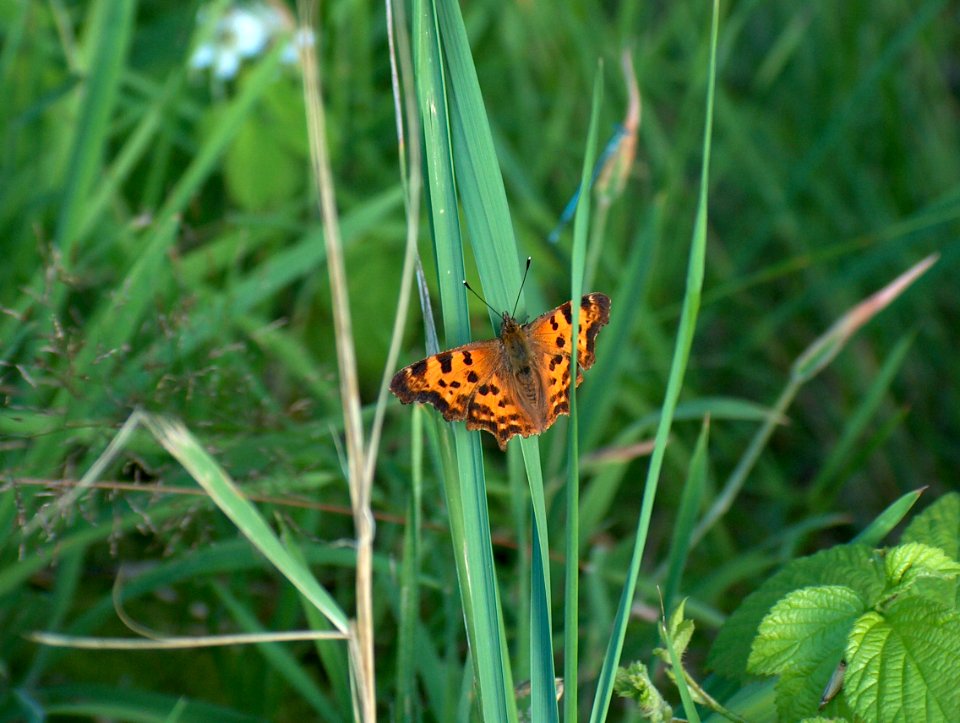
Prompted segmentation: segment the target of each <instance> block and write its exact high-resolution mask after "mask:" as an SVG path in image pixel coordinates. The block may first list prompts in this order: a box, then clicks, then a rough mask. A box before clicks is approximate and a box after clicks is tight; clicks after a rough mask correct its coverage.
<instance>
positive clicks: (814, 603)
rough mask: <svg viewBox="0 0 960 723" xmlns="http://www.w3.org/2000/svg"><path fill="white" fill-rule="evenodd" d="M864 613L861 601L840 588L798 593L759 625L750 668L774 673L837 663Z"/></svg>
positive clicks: (834, 586) (819, 588) (814, 589)
mask: <svg viewBox="0 0 960 723" xmlns="http://www.w3.org/2000/svg"><path fill="white" fill-rule="evenodd" d="M865 609H866V605H865V602H864V600H863V598H862V597H860V595H859V594H858V593H857V592H856V591H855V590H852V589H850V588H849V587H844V586H842V585H829V586H822V587H807V588H803V589H801V590H794V591H793V592H791V593H789V594H788V595H786V596H785V597H784V598H783V599H782V600H780V602H778V603H777V604H776V605H774V606H773V608H772V609H771V610H770V612H769V613H768V614H767V615H766V616H765V617H764V618H763V621H762V622H761V623H760V629H759V631H758V632H757V637H756V638H755V639H754V641H753V646H752V648H751V651H750V658H749V660H748V661H747V669H748V670H749V671H750V672H751V673H758V674H761V675H763V674H767V675H776V674H778V673H783V672H785V671H788V670H790V669H793V668H805V669H806V668H810V667H813V666H814V665H816V664H817V663H818V662H819V661H821V660H824V659H829V660H832V661H833V663H832V664H833V665H836V661H837V660H839V659H840V654H841V652H842V651H843V648H844V646H845V644H846V640H847V634H848V633H849V631H850V627H851V626H852V625H853V622H854V621H855V620H856V619H857V618H858V617H859V616H860V615H861V614H862V613H863V611H864V610H865Z"/></svg>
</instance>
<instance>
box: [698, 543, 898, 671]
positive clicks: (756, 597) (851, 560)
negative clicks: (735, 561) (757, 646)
mask: <svg viewBox="0 0 960 723" xmlns="http://www.w3.org/2000/svg"><path fill="white" fill-rule="evenodd" d="M825 585H843V586H845V587H849V588H850V589H852V590H854V591H855V592H856V593H858V594H859V596H860V598H861V599H862V600H864V601H865V602H866V604H867V605H868V606H869V605H872V604H873V603H875V602H876V601H877V600H878V599H879V598H880V595H881V594H882V592H883V589H884V587H885V577H884V574H883V569H882V567H881V562H880V559H879V558H878V556H877V555H876V554H875V553H874V551H873V549H872V548H870V547H867V546H866V545H843V546H840V547H833V548H831V549H829V550H824V551H822V552H818V553H817V554H815V555H811V556H810V557H804V558H800V559H797V560H793V561H792V562H790V563H789V564H787V565H786V566H785V567H784V568H783V569H782V570H781V571H780V572H778V573H777V574H775V575H774V576H773V577H771V578H770V579H769V580H767V581H766V582H765V583H764V584H763V585H761V586H760V587H759V588H758V589H757V590H756V592H754V593H752V594H751V595H749V596H748V597H747V598H746V599H745V600H744V601H743V604H742V605H741V606H740V607H739V608H737V610H736V611H735V612H734V613H733V614H732V615H731V616H730V617H729V618H727V621H726V622H725V623H724V625H723V627H722V628H721V629H720V632H719V634H718V635H717V639H716V640H715V641H714V644H713V648H712V649H711V650H710V656H709V658H708V664H709V665H710V667H711V668H713V669H714V670H716V671H717V672H718V673H720V674H722V675H726V676H728V677H733V678H738V679H745V678H746V677H747V675H746V672H747V660H748V658H749V657H750V648H751V643H752V642H753V639H754V637H756V634H757V631H758V629H759V627H760V622H761V621H762V620H763V618H764V617H765V616H766V615H767V613H768V612H769V611H770V610H771V608H773V606H774V605H775V604H776V603H777V602H778V601H779V600H780V599H781V598H783V597H785V596H786V595H787V594H788V593H790V592H792V591H793V590H797V589H800V588H804V587H811V586H825Z"/></svg>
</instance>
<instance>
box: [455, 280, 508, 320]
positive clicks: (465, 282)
mask: <svg viewBox="0 0 960 723" xmlns="http://www.w3.org/2000/svg"><path fill="white" fill-rule="evenodd" d="M463 285H464V286H465V287H466V288H467V291H469V292H470V293H471V294H473V295H474V296H476V297H477V298H478V299H480V301H482V302H483V303H484V304H487V300H486V299H484V298H483V297H482V296H480V294H478V293H477V292H476V291H474V288H473V287H472V286H470V284H468V283H467V280H466V279H464V280H463ZM487 308H488V309H490V311H492V312H493V313H494V314H495V315H496V316H500V312H499V311H497V310H496V309H494V308H493V307H492V306H490V304H487Z"/></svg>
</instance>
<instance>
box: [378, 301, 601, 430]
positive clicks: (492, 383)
mask: <svg viewBox="0 0 960 723" xmlns="http://www.w3.org/2000/svg"><path fill="white" fill-rule="evenodd" d="M571 313H572V312H571V303H570V302H569V301H568V302H567V303H566V304H561V305H560V306H558V307H557V308H556V309H554V310H553V311H548V312H547V313H546V314H543V315H542V316H539V317H537V318H536V319H534V320H533V321H531V322H530V323H529V324H526V325H524V326H523V327H522V329H521V330H520V331H521V333H522V334H523V335H524V336H525V338H526V340H527V343H528V347H529V350H530V358H529V360H528V362H529V365H530V366H531V367H536V369H537V370H538V371H539V374H540V378H541V380H542V384H543V391H544V393H545V398H544V399H543V404H544V409H543V414H542V415H537V416H538V417H539V418H538V419H535V418H531V413H530V412H527V411H525V408H524V406H523V405H521V404H519V403H518V400H517V397H516V389H517V388H518V383H517V381H516V380H515V379H513V378H512V375H513V374H514V372H513V371H512V369H511V366H510V362H509V360H508V359H507V355H506V352H505V349H504V343H503V340H502V339H493V340H490V341H479V342H473V343H471V344H464V345H463V346H458V347H457V348H455V349H450V350H448V351H444V352H441V353H439V354H434V355H433V356H430V357H427V358H426V359H421V360H420V361H418V362H416V363H415V364H411V365H410V366H408V367H405V368H403V369H401V370H400V371H398V372H397V373H396V374H395V375H394V377H393V380H392V381H391V382H390V391H391V392H393V393H394V394H395V395H396V396H397V397H398V398H399V399H400V401H401V402H403V403H404V404H410V403H411V402H420V403H422V404H432V405H433V406H434V407H436V408H437V410H438V411H439V412H440V413H441V414H442V415H443V418H444V419H446V420H447V421H451V422H452V421H465V422H466V423H467V429H484V430H486V431H488V432H490V433H491V434H493V435H494V436H495V437H496V438H497V444H499V445H500V449H506V447H507V442H508V441H509V440H510V438H511V437H513V436H514V435H515V434H519V435H521V436H523V437H529V436H530V435H531V434H539V433H540V432H543V431H545V430H546V429H547V428H549V427H550V425H552V424H553V423H554V421H556V418H557V416H559V415H560V414H569V413H570V406H569V386H570V348H571V331H572V330H573V329H572V316H571ZM504 318H505V319H507V318H508V317H507V316H506V315H505V316H504ZM609 320H610V299H609V298H607V296H605V295H604V294H599V293H594V294H587V295H586V296H584V297H583V298H582V299H581V302H580V332H579V335H578V338H577V358H578V367H582V368H583V369H589V368H590V367H591V366H593V361H594V340H595V339H596V336H597V333H598V332H599V331H600V329H601V328H602V327H603V326H604V325H605V324H606V323H607V322H608V321H609ZM510 322H513V320H512V319H510ZM513 329H517V327H516V326H513ZM582 380H583V375H582V374H581V373H580V369H579V368H578V369H577V384H578V385H579V384H580V382H581V381H582Z"/></svg>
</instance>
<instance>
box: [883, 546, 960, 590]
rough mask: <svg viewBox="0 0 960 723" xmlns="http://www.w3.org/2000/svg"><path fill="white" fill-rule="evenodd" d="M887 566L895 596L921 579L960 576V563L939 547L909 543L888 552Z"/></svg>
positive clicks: (886, 569) (885, 566)
mask: <svg viewBox="0 0 960 723" xmlns="http://www.w3.org/2000/svg"><path fill="white" fill-rule="evenodd" d="M883 567H884V570H885V572H886V573H887V581H888V582H889V584H890V586H891V587H892V588H893V589H894V593H896V594H901V593H903V592H904V591H906V590H907V589H908V588H910V587H913V585H914V584H915V583H916V582H917V581H918V580H920V579H921V578H930V577H933V578H939V579H948V578H952V577H956V576H957V575H958V574H960V563H957V562H956V561H955V560H952V559H950V558H949V557H947V555H946V554H945V553H944V552H943V550H941V549H940V548H937V547H930V546H929V545H924V544H921V543H919V542H908V543H907V544H906V545H898V546H897V547H893V548H891V549H889V550H887V553H886V556H885V557H884V561H883Z"/></svg>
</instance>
